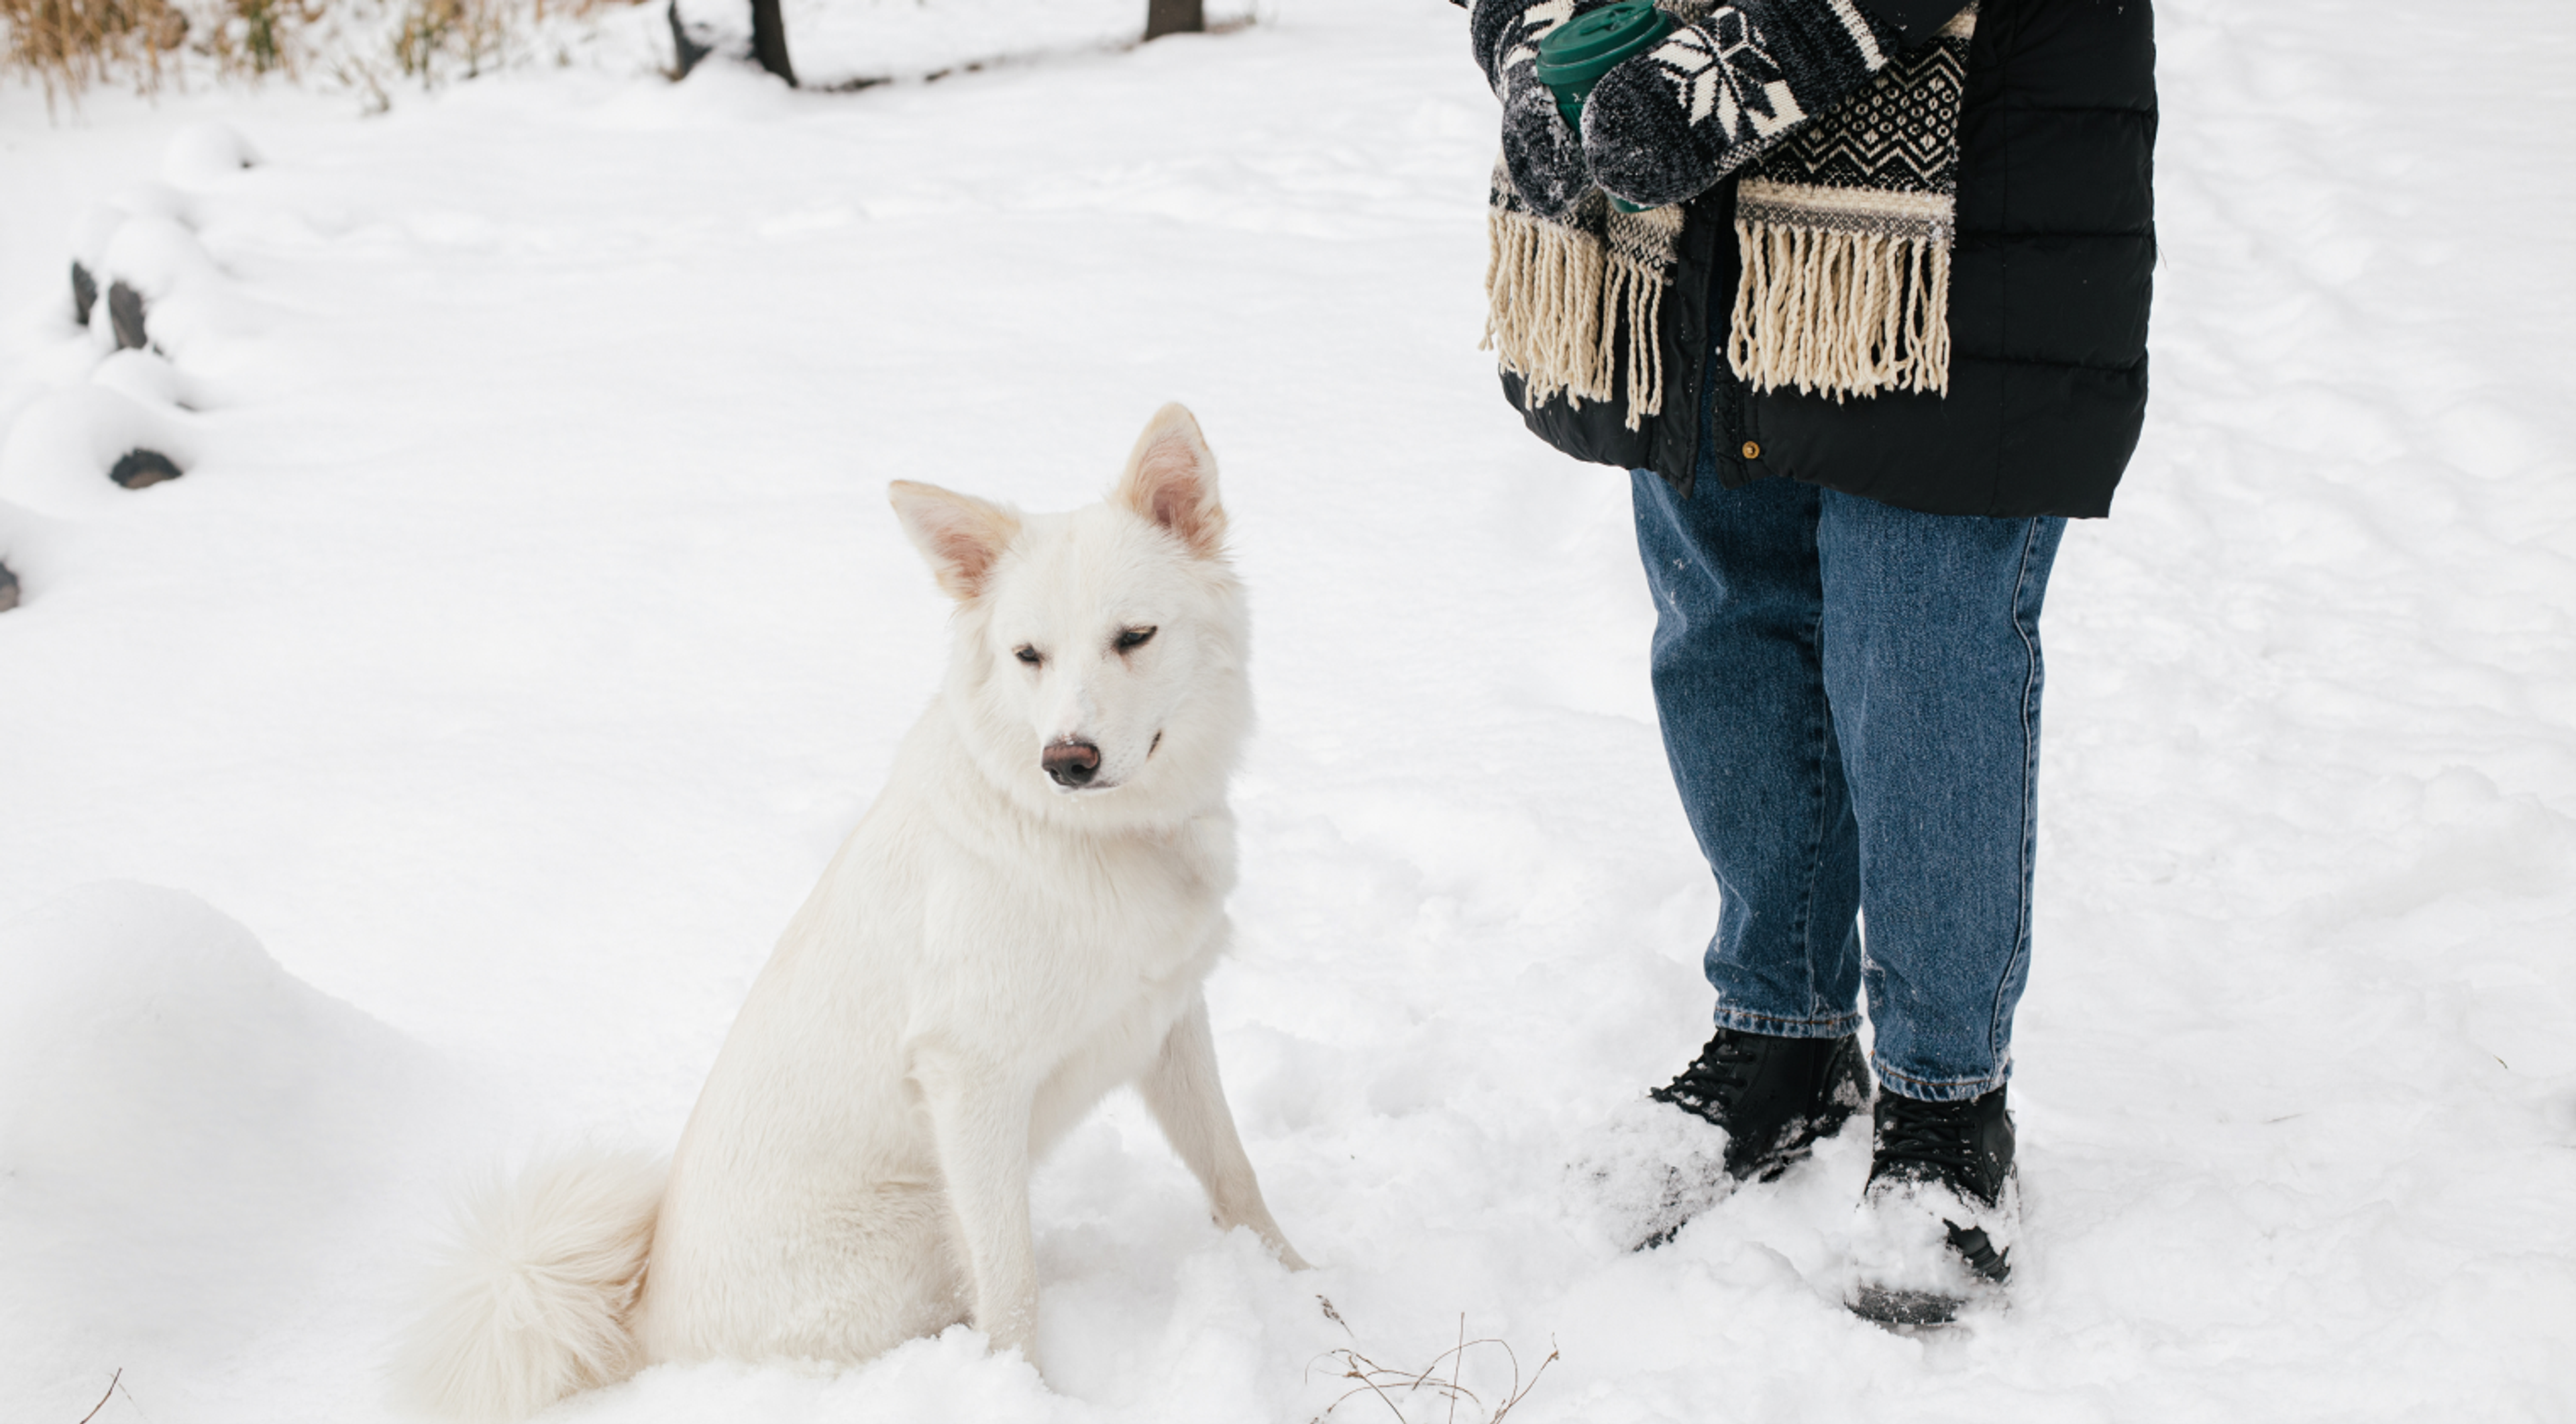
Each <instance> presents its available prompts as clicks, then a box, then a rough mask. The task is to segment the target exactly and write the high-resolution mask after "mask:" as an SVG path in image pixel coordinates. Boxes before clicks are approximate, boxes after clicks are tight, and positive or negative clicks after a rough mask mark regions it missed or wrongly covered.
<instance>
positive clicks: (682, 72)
mask: <svg viewBox="0 0 2576 1424" xmlns="http://www.w3.org/2000/svg"><path fill="white" fill-rule="evenodd" d="M662 18H664V19H666V20H668V21H670V22H671V53H672V55H673V56H674V57H675V58H676V59H677V60H678V63H677V64H675V65H673V66H672V69H671V77H672V78H674V79H686V78H688V77H689V71H690V70H692V69H695V68H697V67H698V61H699V60H702V59H704V58H706V57H707V55H708V54H709V53H710V52H711V51H710V50H709V49H708V47H707V46H705V45H702V44H700V43H698V42H697V41H696V40H693V39H691V38H689V29H688V27H687V26H686V25H683V24H681V23H680V0H671V3H670V6H669V8H667V9H665V10H664V11H663V12H662Z"/></svg>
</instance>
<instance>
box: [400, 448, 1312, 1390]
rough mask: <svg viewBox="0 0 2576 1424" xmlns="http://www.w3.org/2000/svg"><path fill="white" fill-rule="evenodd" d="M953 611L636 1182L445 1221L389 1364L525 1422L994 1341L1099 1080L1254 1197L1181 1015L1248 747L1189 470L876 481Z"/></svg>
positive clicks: (1033, 1278)
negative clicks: (721, 1380)
mask: <svg viewBox="0 0 2576 1424" xmlns="http://www.w3.org/2000/svg"><path fill="white" fill-rule="evenodd" d="M892 497H893V500H894V507H895V512H896V513H897V514H898V515H899V516H900V517H901V519H902V522H903V527H904V532H905V533H907V534H908V535H910V536H911V538H912V541H913V543H914V544H915V545H917V546H919V548H920V550H921V552H922V554H923V556H924V557H925V558H926V559H928V560H929V562H930V565H931V568H932V569H933V571H934V572H935V573H936V574H937V576H938V579H939V584H940V586H941V587H942V588H944V589H945V590H947V592H948V593H949V594H950V595H951V596H953V597H954V598H955V599H956V600H957V610H956V615H955V619H954V629H955V642H954V647H953V649H952V652H951V659H950V664H949V669H948V676H947V681H946V684H945V686H944V688H943V689H942V691H941V693H940V696H939V698H938V700H937V701H936V702H935V703H933V704H932V706H931V708H930V710H929V711H928V712H926V713H924V714H923V716H922V718H921V721H920V722H919V724H918V725H916V726H915V727H914V728H913V729H912V732H911V735H910V736H909V737H908V738H906V740H905V741H904V744H903V747H902V751H901V753H900V754H899V755H898V757H897V759H896V762H895V766H894V771H893V775H892V776H891V777H890V778H889V780H888V781H887V783H886V788H885V791H884V792H883V794H881V795H880V796H879V797H878V798H877V801H876V804H875V805H874V806H872V807H870V808H869V810H868V813H867V815H866V816H865V817H864V818H862V819H861V820H860V822H859V825H858V828H857V829H856V830H854V831H852V832H851V834H850V838H849V840H848V842H847V843H846V844H844V845H843V846H842V847H841V849H840V852H839V854H837V855H835V856H834V857H833V858H832V863H831V866H830V868H829V869H827V870H825V871H824V873H823V879H822V882H821V883H820V884H818V885H816V886H815V887H814V892H813V894H812V895H811V896H809V897H808V898H807V899H806V901H805V905H804V907H803V908H802V909H800V910H799V911H797V913H796V917H795V919H794V920H793V921H792V922H790V923H789V925H788V927H787V932H786V934H785V935H784V936H782V937H781V938H780V940H779V943H778V948H777V950H776V951H775V952H774V953H773V954H772V955H771V956H770V959H769V963H768V966H767V967H766V968H764V969H763V970H762V971H761V974H760V978H759V980H758V982H756V983H755V984H754V985H753V986H752V990H751V997H750V998H749V1000H748V1001H746V1002H745V1003H744V1004H743V1007H742V1013H741V1015H740V1017H738V1018H736V1019H735V1020H734V1025H733V1031H732V1033H731V1034H730V1035H729V1036H727V1038H726V1039H725V1045H724V1050H723V1052H722V1053H721V1054H720V1055H718V1057H717V1059H716V1064H715V1069H714V1071H713V1072H712V1073H710V1074H709V1075H708V1077H707V1082H706V1086H705V1088H704V1089H703V1090H702V1091H701V1092H700V1093H699V1095H698V1103H697V1108H696V1110H695V1111H694V1112H693V1113H691V1114H690V1117H689V1124H688V1128H687V1130H686V1131H685V1132H684V1133H682V1135H681V1137H680V1145H679V1148H678V1150H677V1152H676V1153H675V1154H674V1155H673V1157H672V1160H671V1164H670V1168H669V1172H668V1177H667V1182H666V1181H665V1179H664V1175H663V1173H662V1172H661V1170H660V1169H659V1168H658V1167H656V1166H654V1165H652V1164H650V1163H645V1162H640V1161H629V1160H625V1159H619V1158H614V1157H609V1156H606V1155H600V1154H592V1155H588V1156H575V1157H570V1158H566V1159H563V1160H560V1161H556V1162H553V1163H550V1164H546V1165H544V1166H541V1167H539V1168H536V1169H533V1170H531V1171H530V1172H529V1173H528V1174H526V1175H525V1176H524V1177H523V1178H522V1180H521V1181H520V1182H519V1183H518V1184H517V1185H516V1187H515V1188H514V1189H512V1190H509V1191H506V1192H496V1193H494V1194H492V1195H491V1196H490V1197H489V1198H488V1199H487V1200H485V1201H483V1202H481V1203H479V1204H478V1205H477V1207H476V1208H475V1209H474V1210H473V1211H472V1212H471V1213H470V1214H469V1220H468V1225H467V1231H466V1236H465V1239H464V1241H463V1242H462V1244H461V1246H460V1248H459V1249H458V1251H457V1252H456V1254H455V1257H454V1259H452V1260H451V1261H449V1262H448V1263H447V1264H446V1267H445V1270H444V1273H443V1275H442V1277H441V1278H440V1281H439V1283H438V1289H437V1291H436V1292H435V1295H434V1297H433V1304H432V1306H431V1309H430V1310H429V1312H428V1313H427V1315H426V1317H425V1318H424V1319H423V1321H422V1322H421V1324H420V1326H419V1328H418V1329H417V1330H416V1331H415V1333H414V1335H413V1337H412V1338H411V1339H410V1340H409V1341H408V1342H407V1345H406V1347H405V1351H404V1357H403V1359H402V1361H401V1362H400V1365H399V1372H400V1373H401V1374H402V1375H403V1376H405V1377H406V1379H407V1382H408V1384H409V1385H410V1386H411V1388H412V1390H413V1392H414V1393H415V1394H417V1395H418V1396H420V1397H421V1398H422V1401H423V1402H424V1403H426V1404H428V1405H429V1406H430V1407H432V1408H434V1409H436V1410H437V1411H439V1412H441V1413H444V1414H447V1415H450V1416H456V1417H463V1418H471V1419H479V1420H506V1419H516V1418H521V1417H524V1416H526V1415H528V1414H531V1413H534V1412H536V1411H537V1410H539V1409H542V1408H544V1407H545V1406H547V1405H548V1404H551V1403H553V1402H554V1401H555V1400H557V1399H559V1398H561V1397H562V1396H564V1395H566V1394H569V1393H571V1392H573V1391H575V1390H578V1389H583V1388H587V1387H590V1386H594V1385H598V1384H603V1383H607V1382H610V1381H613V1380H616V1379H619V1378H622V1377H624V1376H625V1375H627V1374H628V1373H631V1372H632V1371H633V1370H635V1369H637V1368H640V1367H642V1366H644V1365H647V1364H654V1363H659V1362H662V1361H666V1360H699V1359H707V1358H712V1357H725V1358H733V1359H752V1360H757V1359H774V1358H808V1359H825V1360H848V1361H855V1360H864V1359H867V1358H869V1357H871V1356H874V1355H876V1354H879V1353H881V1352H882V1351H884V1350H886V1349H888V1348H890V1347H892V1346H893V1345H895V1344H897V1343H899V1342H901V1341H903V1340H906V1339H910V1338H912V1337H914V1336H919V1335H928V1334H933V1333H936V1332H938V1331H939V1330H942V1329H944V1328H946V1327H947V1326H949V1325H952V1324H955V1323H957V1322H959V1321H961V1320H962V1321H971V1322H972V1323H973V1324H974V1325H975V1326H977V1327H978V1328H980V1329H981V1330H983V1331H984V1332H985V1333H986V1335H987V1336H988V1337H989V1338H990V1340H991V1342H992V1346H993V1348H994V1349H996V1350H1006V1349H1012V1348H1018V1347H1022V1346H1025V1345H1027V1344H1028V1342H1029V1338H1030V1332H1031V1329H1032V1327H1033V1326H1034V1325H1035V1323H1036V1319H1035V1316H1036V1308H1037V1294H1038V1282H1037V1268H1036V1261H1035V1257H1034V1254H1033V1251H1032V1246H1031V1237H1030V1226H1029V1171H1030V1166H1031V1164H1032V1163H1033V1162H1034V1161H1035V1160H1036V1159H1037V1158H1038V1157H1039V1155H1040V1154H1042V1153H1044V1152H1045V1151H1046V1149H1047V1148H1048V1146H1049V1145H1051V1144H1052V1143H1054V1142H1055V1141H1056V1140H1057V1139H1058V1138H1060V1137H1061V1136H1062V1135H1063V1134H1064V1133H1065V1131H1066V1130H1067V1129H1069V1128H1070V1127H1072V1126H1073V1124H1074V1123H1075V1122H1076V1121H1077V1120H1078V1119H1079V1118H1080V1117H1081V1116H1082V1114H1083V1113H1084V1112H1085V1111H1087V1110H1088V1109H1089V1108H1090V1107H1091V1106H1092V1104H1094V1103H1095V1102H1097V1101H1099V1099H1100V1098H1101V1096H1102V1095H1103V1094H1105V1093H1107V1092H1108V1091H1109V1090H1110V1089H1112V1088H1114V1087H1116V1086H1118V1085H1119V1084H1122V1083H1130V1082H1132V1083H1134V1084H1136V1086H1137V1087H1138V1088H1139V1089H1140V1090H1141V1091H1142V1092H1143V1095H1144V1099H1145V1102H1146V1104H1147V1105H1148V1106H1149V1107H1150V1108H1151V1109H1152V1111H1153V1114H1154V1117H1155V1119H1156V1120H1157V1121H1158V1122H1160V1123H1161V1124H1162V1128H1163V1131H1164V1133H1165V1135H1167V1136H1168V1137H1169V1138H1170V1139H1171V1143H1172V1146H1173V1147H1174V1149H1176V1150H1177V1151H1178V1152H1179V1154H1180V1157H1181V1160H1182V1161H1183V1162H1185V1163H1187V1164H1188V1165H1189V1168H1190V1170H1191V1171H1192V1172H1193V1173H1195V1174H1196V1175H1197V1177H1198V1179H1199V1182H1200V1183H1201V1184H1202V1185H1203V1186H1205V1187H1206V1189H1207V1193H1208V1196H1209V1198H1210V1200H1211V1201H1212V1202H1213V1203H1214V1206H1215V1215H1216V1219H1217V1222H1218V1224H1219V1225H1221V1226H1224V1227H1227V1228H1232V1227H1235V1226H1248V1227H1250V1228H1252V1230H1253V1231H1254V1232H1256V1233H1257V1234H1258V1235H1259V1236H1260V1238H1261V1239H1262V1240H1263V1241H1264V1242H1266V1243H1267V1244H1268V1245H1269V1248H1270V1250H1271V1251H1273V1252H1274V1253H1276V1254H1277V1255H1278V1256H1279V1258H1280V1259H1281V1260H1282V1261H1283V1262H1285V1263H1286V1264H1287V1265H1288V1266H1290V1267H1292V1268H1302V1267H1303V1266H1304V1265H1305V1263H1304V1262H1303V1261H1301V1260H1299V1259H1298V1257H1297V1253H1296V1252H1295V1251H1294V1250H1293V1249H1291V1248H1290V1246H1289V1245H1288V1242H1287V1240H1286V1239H1285V1238H1283V1237H1282V1236H1281V1235H1280V1233H1279V1227H1278V1225H1277V1223H1275V1222H1273V1221H1272V1220H1271V1218H1270V1211H1269V1209H1268V1208H1267V1207H1266V1206H1265V1205H1263V1203H1262V1199H1261V1188H1260V1185H1259V1183H1257V1182H1256V1181H1255V1180H1254V1179H1253V1173H1252V1164H1251V1162H1250V1161H1249V1160H1248V1159H1247V1158H1246V1157H1245V1156H1244V1152H1243V1145H1242V1143H1241V1141H1240V1140H1239V1139H1238V1138H1237V1136H1236V1134H1235V1127H1234V1119H1233V1116H1232V1114H1230V1113H1229V1112H1228V1111H1227V1109H1226V1104H1225V1097H1224V1093H1223V1091H1222V1089H1221V1088H1220V1087H1219V1085H1218V1082H1217V1069H1216V1056H1215V1052H1214V1049H1213V1046H1212V1045H1211V1043H1210V1040H1209V1036H1208V1019H1207V1008H1206V1004H1205V1002H1204V1001H1203V1000H1202V999H1201V997H1200V993H1199V984H1200V981H1201V980H1202V979H1203V978H1205V977H1206V975H1207V973H1208V970H1209V969H1210V968H1212V967H1213V966H1214V965H1215V963H1216V960H1217V956H1218V955H1219V954H1220V953H1221V952H1222V951H1223V949H1224V947H1225V943H1226V933H1227V926H1226V917H1225V897H1226V893H1227V891H1228V890H1229V889H1230V888H1231V887H1232V886H1233V884H1234V821H1233V818H1232V817H1231V816H1230V815H1229V814H1228V813H1227V811H1226V806H1225V794H1226V782H1227V779H1228V777H1229V775H1230V774H1231V772H1232V770H1233V767H1234V764H1235V758H1236V754H1237V751H1238V749H1239V748H1240V746H1241V744H1242V741H1243V738H1244V735H1245V733H1246V731H1247V730H1248V729H1249V726H1250V723H1251V716H1252V707H1251V698H1250V693H1249V689H1248V687H1247V685H1246V682H1245V676H1244V657H1245V638H1246V632H1245V618H1244V609H1243V598H1242V592H1241V588H1240V586H1239V585H1238V584H1237V583H1236V581H1235V577H1234V574H1233V572H1232V571H1231V570H1230V569H1229V568H1228V567H1227V565H1226V562H1225V556H1224V539H1225V512H1224V510H1223V509H1222V507H1220V505H1219V504H1218V502H1217V486H1216V463H1215V459H1214V457H1212V456H1211V455H1210V454H1209V453H1208V448H1207V445H1206V442H1205V441H1204V440H1202V439H1201V438H1200V435H1199V428H1198V424H1197V422H1196V421H1194V420H1192V419H1191V417H1190V413H1189V412H1188V411H1186V410H1184V409H1182V408H1181V407H1179V406H1177V405H1174V406H1166V407H1164V409H1163V410H1162V411H1161V412H1160V413H1159V414H1157V415H1156V416H1155V417H1154V419H1153V421H1152V423H1151V424H1149V425H1148V426H1147V427H1146V429H1145V433H1144V435H1143V437H1142V438H1140V439H1139V440H1138V441H1137V443H1136V449H1135V453H1134V454H1133V455H1132V456H1130V457H1129V459H1128V463H1127V472H1126V474H1125V476H1124V477H1123V478H1122V479H1121V480H1120V481H1119V483H1118V486H1117V488H1116V489H1115V491H1114V492H1113V493H1112V494H1111V496H1110V498H1109V499H1108V500H1107V501H1106V502H1104V503H1101V504H1097V505H1093V506H1091V507H1089V508H1087V509H1082V510H1077V511H1075V512H1074V513H1071V514H1058V515H1033V516H1022V515H1020V514H1018V513H1016V512H1014V511H1012V510H1009V509H1005V508H1002V507H1000V506H997V505H993V504H988V503H985V502H984V501H982V500H978V499H972V498H969V497H967V496H965V495H960V494H951V493H949V492H948V491H946V490H941V489H935V488H933V487H931V486H929V485H921V484H912V483H909V482H898V483H896V484H895V485H894V487H893V490H892Z"/></svg>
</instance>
